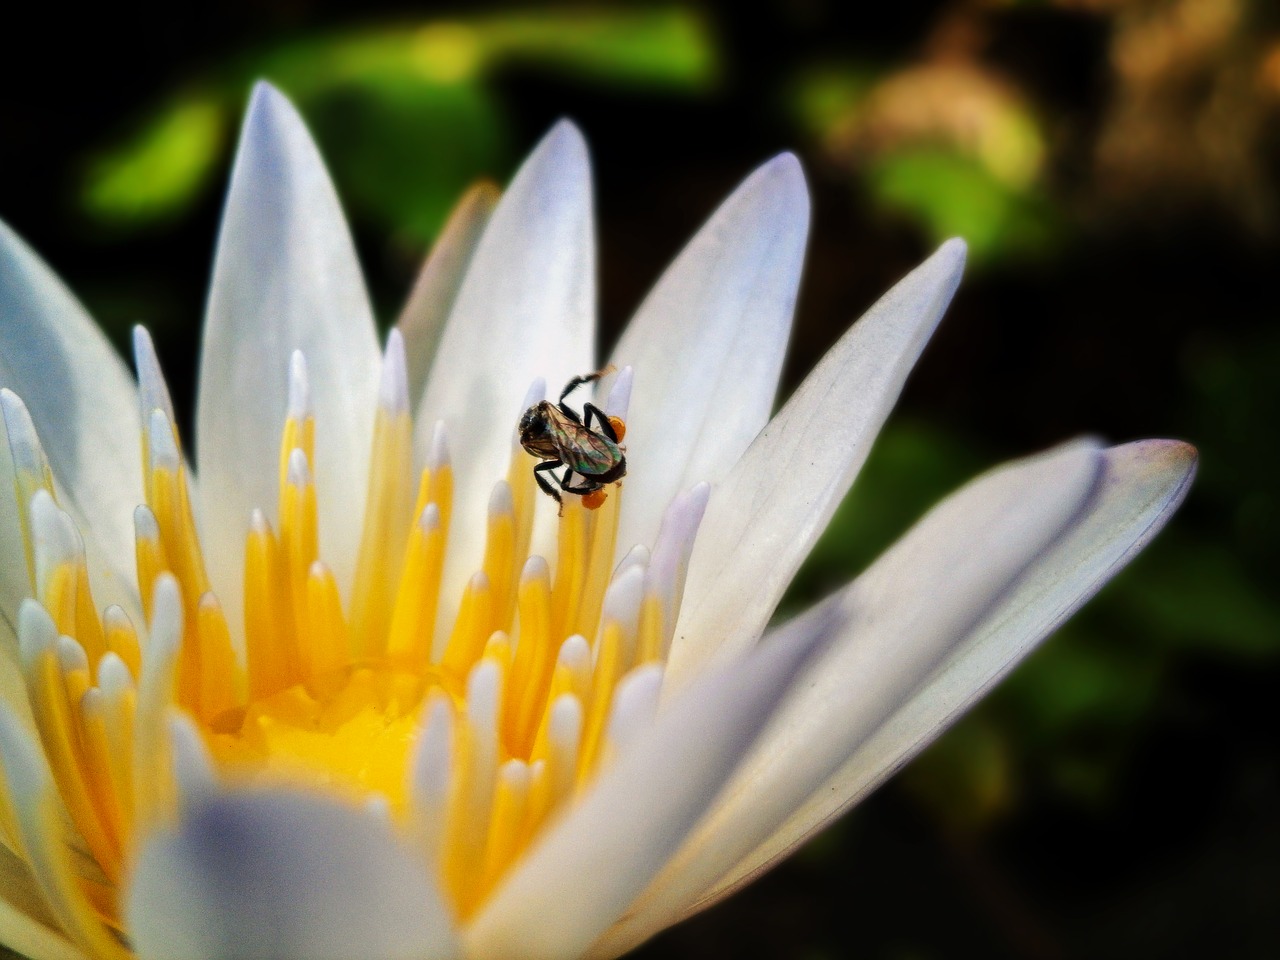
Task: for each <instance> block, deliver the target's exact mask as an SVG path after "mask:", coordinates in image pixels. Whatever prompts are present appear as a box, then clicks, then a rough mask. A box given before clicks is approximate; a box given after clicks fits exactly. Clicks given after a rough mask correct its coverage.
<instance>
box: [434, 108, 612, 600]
mask: <svg viewBox="0 0 1280 960" xmlns="http://www.w3.org/2000/svg"><path fill="white" fill-rule="evenodd" d="M594 336H595V247H594V238H593V226H592V212H591V172H590V168H589V166H588V162H587V149H586V144H585V143H584V142H583V140H582V135H581V134H580V133H579V132H578V130H577V128H576V127H574V126H573V125H572V124H571V123H568V122H565V121H561V122H560V123H558V124H556V126H555V127H554V128H552V130H551V132H550V133H548V134H547V136H546V137H545V138H544V139H543V141H542V142H541V143H540V144H539V145H538V147H537V149H536V150H534V152H533V154H532V155H531V156H530V157H529V159H528V160H526V161H525V163H524V165H523V166H522V167H521V168H520V171H519V172H518V173H517V174H516V177H515V179H514V180H513V181H512V182H511V186H510V187H509V188H508V189H507V191H506V193H504V194H503V196H502V199H501V200H500V201H499V202H498V206H497V209H495V210H494V212H493V216H492V218H491V219H490V221H489V225H488V227H487V228H486V229H485V231H484V236H483V237H482V238H481V239H480V243H479V245H478V246H477V247H476V251H475V254H474V255H473V257H472V259H471V264H470V266H469V268H468V269H467V276H466V279H465V280H463V282H462V289H461V290H459V291H458V299H457V302H456V304H455V305H454V308H453V312H452V313H451V314H450V316H449V322H448V324H447V326H446V328H445V330H444V333H443V335H442V336H441V338H440V345H439V349H438V350H437V352H436V357H435V362H434V363H433V364H432V367H431V374H430V377H429V378H428V382H427V389H426V393H425V394H424V395H423V399H422V402H421V404H420V405H419V407H418V410H417V416H416V424H417V435H416V447H417V450H418V454H419V457H420V458H421V457H425V456H426V453H427V449H428V447H429V446H430V439H431V433H432V429H433V425H434V424H435V423H436V421H437V420H444V421H445V423H446V424H447V426H448V430H449V441H450V444H451V453H452V459H453V472H454V506H453V516H454V517H455V518H457V519H456V520H455V522H454V523H453V524H451V530H450V533H449V547H448V553H447V557H448V560H447V565H446V568H445V576H444V580H443V587H442V591H441V592H442V597H443V598H444V599H443V600H442V605H443V607H444V609H445V610H446V611H447V612H448V615H449V616H451V615H452V612H451V610H450V605H451V604H456V603H457V602H458V600H459V598H460V597H461V596H462V588H463V585H464V584H465V583H466V581H467V578H468V577H470V576H471V574H472V573H473V572H474V571H475V570H476V569H478V568H479V566H480V561H481V554H482V550H483V546H484V538H483V537H478V536H476V529H477V528H478V525H479V524H480V523H482V522H483V517H484V515H485V501H486V499H487V496H488V492H489V490H490V489H491V488H492V486H493V483H494V481H495V480H496V479H498V478H499V477H503V476H506V473H507V461H508V458H509V456H510V453H511V438H512V435H513V432H514V430H515V426H516V422H517V421H518V420H519V418H520V414H521V413H522V412H523V409H524V408H523V407H522V402H523V400H524V398H525V391H526V389H527V388H528V386H529V384H530V383H531V382H532V381H533V380H534V378H535V377H544V378H546V380H547V382H548V383H549V384H550V385H551V387H552V389H553V390H558V389H559V385H560V384H563V383H565V382H566V381H567V380H568V379H569V378H570V377H572V376H575V375H577V374H580V373H586V372H588V371H589V370H590V369H591V368H592V364H593V362H594V357H595V346H594ZM539 499H540V500H547V501H548V503H549V502H550V499H549V498H547V497H540V498H539ZM544 509H545V507H544ZM539 535H541V536H543V537H544V539H545V530H544V531H542V532H541V534H537V533H536V534H535V540H534V547H533V552H534V553H545V552H546V551H545V550H544V549H543V546H544V545H543V544H542V543H541V541H540V540H539V539H538V537H539ZM552 542H554V541H552ZM440 619H441V621H442V623H443V622H444V621H445V620H446V619H447V618H446V617H441V618H440Z"/></svg>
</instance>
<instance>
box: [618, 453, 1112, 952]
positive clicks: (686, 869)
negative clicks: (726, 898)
mask: <svg viewBox="0 0 1280 960" xmlns="http://www.w3.org/2000/svg"><path fill="white" fill-rule="evenodd" d="M1101 472H1102V457H1101V455H1100V453H1099V451H1098V450H1097V449H1096V448H1095V447H1094V446H1093V445H1092V444H1089V443H1083V442H1077V443H1073V444H1069V445H1067V446H1065V447H1062V448H1059V449H1057V450H1055V451H1051V452H1050V453H1047V454H1043V455H1041V456H1038V457H1034V458H1031V459H1029V460H1025V461H1021V462H1018V463H1014V464H1011V465H1007V466H1005V467H1002V468H999V469H997V470H994V471H992V472H990V473H988V474H986V475H984V476H983V477H980V478H979V479H977V480H975V481H973V482H972V483H970V484H968V485H967V486H965V487H964V488H963V489H961V490H960V491H959V492H958V493H956V494H953V495H952V496H951V497H949V498H947V499H946V500H944V501H943V502H942V503H941V504H940V505H938V506H937V507H935V508H934V509H933V510H931V511H930V512H929V513H928V514H927V515H926V516H925V517H924V519H922V520H921V521H920V522H919V523H918V524H917V525H916V526H915V527H913V528H912V529H911V531H909V532H908V533H907V534H906V535H905V536H904V537H903V538H902V539H901V540H900V541H898V543H896V544H895V545H894V546H893V547H891V548H890V549H889V550H888V551H887V552H886V553H885V554H884V555H883V556H882V557H881V558H880V559H879V560H877V561H876V562H875V563H874V564H872V566H871V567H870V568H868V570H867V571H866V572H865V573H864V574H863V575H862V576H860V577H859V578H858V579H857V580H855V581H854V582H853V583H852V584H851V585H850V586H848V587H847V588H845V589H844V590H843V591H841V592H840V593H838V594H836V595H835V596H833V597H831V598H830V599H828V600H827V601H824V603H822V604H820V605H819V607H818V608H817V609H818V610H822V609H825V608H831V609H833V610H835V611H838V616H839V617H840V618H841V623H840V627H839V633H838V634H837V636H836V639H835V640H834V641H833V644H832V646H831V649H830V652H829V653H828V654H827V655H826V656H824V657H823V658H822V659H821V660H820V661H818V662H817V663H815V664H814V666H813V668H812V669H810V670H809V671H808V672H807V674H806V676H805V677H804V678H803V680H802V682H801V683H799V684H797V686H796V691H795V695H794V696H792V697H789V698H788V700H787V702H786V703H785V704H784V706H783V707H782V708H781V709H780V710H779V712H778V716H777V718H776V719H775V720H774V721H773V722H772V723H771V724H770V727H769V729H768V730H767V731H766V733H765V735H764V736H763V737H762V738H761V741H760V743H759V745H758V746H757V747H756V748H755V749H754V750H753V751H752V754H751V756H750V758H749V759H748V760H747V762H746V763H745V764H744V766H743V768H742V770H741V771H740V772H739V774H738V775H737V776H735V777H734V780H733V783H732V784H731V785H730V787H729V788H728V790H727V792H726V793H725V795H724V796H723V797H722V798H721V800H720V801H719V802H718V803H717V804H716V808H715V810H714V811H713V812H712V814H711V815H710V816H709V817H708V819H707V820H706V821H705V822H704V823H703V824H701V825H700V826H699V828H698V830H697V832H696V833H695V834H694V835H693V836H692V837H691V838H690V841H689V843H688V844H687V845H686V846H685V847H684V848H683V849H682V850H681V852H680V854H679V856H678V857H677V858H676V859H675V860H674V861H673V862H672V863H671V865H670V866H669V867H668V868H667V869H666V870H664V871H663V872H662V874H660V875H659V877H658V878H657V879H656V880H655V882H654V883H653V885H652V886H651V887H650V888H649V890H648V891H647V892H646V894H645V896H644V898H643V899H642V900H641V901H640V902H639V903H638V904H637V905H636V906H635V907H634V908H633V909H632V911H631V912H630V914H629V916H628V918H627V920H626V921H624V923H622V924H619V926H618V928H617V929H615V930H614V931H612V932H611V934H610V937H609V938H607V939H606V941H605V942H604V943H602V944H601V945H600V949H599V950H598V951H597V955H600V956H606V955H610V956H611V955H616V953H618V952H621V951H622V950H623V949H628V948H629V947H630V946H633V945H634V944H635V943H638V942H640V941H642V940H644V939H646V938H647V937H649V936H651V935H652V934H653V933H654V932H656V931H657V930H660V929H662V927H664V926H667V925H669V924H671V923H673V922H674V921H675V920H676V919H678V918H679V917H681V916H682V915H684V914H685V913H687V912H688V911H689V908H690V907H691V906H692V905H693V904H694V903H695V902H697V900H698V899H699V897H700V896H701V895H702V894H704V893H705V892H706V891H707V889H708V888H709V887H710V886H711V885H712V884H713V883H715V882H716V881H717V880H719V879H720V877H722V876H723V875H724V873H725V871H726V870H728V869H729V868H730V867H732V866H733V865H734V864H736V863H738V862H739V861H740V860H741V859H742V858H743V857H744V856H745V855H747V854H748V853H750V852H751V851H752V850H753V849H755V848H756V847H757V846H758V845H759V844H760V843H762V842H763V841H764V840H766V839H768V838H769V837H770V836H771V835H772V834H773V833H774V831H775V830H776V829H777V828H778V827H779V825H781V824H782V823H784V822H785V821H786V819H787V817H788V816H789V815H790V814H791V813H792V811H793V810H794V809H795V808H796V807H797V806H798V805H799V804H800V803H802V802H803V801H804V800H805V799H806V798H807V797H809V796H810V795H811V794H812V793H813V791H814V790H815V789H817V788H818V787H819V786H821V785H822V784H823V783H824V782H825V781H826V780H827V779H828V778H829V777H830V776H831V774H832V773H833V772H834V771H835V770H837V769H839V767H840V765H841V764H842V763H843V762H844V761H845V759H846V758H847V757H849V755H850V754H851V753H853V751H854V750H855V749H857V747H858V746H859V745H860V744H861V743H863V742H865V741H866V740H867V739H868V738H869V737H871V736H873V735H874V734H875V733H876V731H877V730H879V729H880V728H881V726H882V725H883V724H884V723H885V721H886V720H887V719H888V718H890V717H892V716H893V715H894V713H895V712H896V711H897V710H898V709H899V707H900V706H901V705H902V704H903V703H904V702H907V701H908V700H909V699H910V698H911V697H912V696H913V695H914V694H915V693H916V691H918V690H919V689H920V688H921V687H923V686H925V685H926V684H928V683H929V682H930V680H931V678H932V677H934V676H935V675H936V673H937V671H938V670H939V669H940V668H942V667H944V665H945V664H946V663H947V662H948V659H949V658H950V657H951V655H952V653H953V651H954V649H955V647H956V644H958V643H959V642H960V641H962V640H963V639H964V638H965V637H967V636H968V634H969V632H970V631H971V630H972V629H973V628H974V626H975V625H976V624H977V623H979V622H980V621H981V620H982V619H983V618H984V617H986V616H987V615H988V614H989V613H990V611H991V610H992V609H993V608H994V607H995V605H996V604H998V603H999V602H1001V600H1002V599H1003V598H1005V597H1006V596H1007V595H1008V594H1009V591H1010V590H1011V588H1012V587H1013V586H1014V584H1015V583H1016V582H1017V580H1018V578H1019V576H1020V575H1021V574H1022V573H1023V571H1024V570H1026V569H1027V567H1028V565H1029V564H1031V563H1032V562H1033V561H1034V560H1035V559H1036V558H1037V557H1038V556H1040V555H1041V554H1042V553H1043V552H1044V551H1045V550H1046V549H1047V548H1049V547H1050V546H1051V545H1053V544H1054V543H1055V542H1056V541H1057V540H1058V538H1059V537H1061V536H1062V534H1063V533H1064V531H1067V530H1069V529H1071V527H1072V524H1073V523H1075V522H1076V521H1077V520H1078V518H1079V517H1080V516H1081V510H1082V509H1083V508H1084V507H1085V505H1086V504H1087V502H1088V500H1089V497H1090V496H1091V494H1092V493H1093V491H1094V490H1095V489H1096V488H1097V485H1098V480H1099V478H1100V475H1101ZM784 629H785V628H784ZM763 643H764V645H766V646H767V645H768V644H769V643H770V640H769V638H768V637H766V638H765V640H764V641H763Z"/></svg>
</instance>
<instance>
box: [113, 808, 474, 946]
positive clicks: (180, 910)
mask: <svg viewBox="0 0 1280 960" xmlns="http://www.w3.org/2000/svg"><path fill="white" fill-rule="evenodd" d="M125 916H126V920H127V924H128V929H129V931H130V935H131V937H132V939H133V943H134V948H135V950H136V951H137V953H138V955H139V956H140V957H142V958H144V960H208V958H215V957H216V958H235V960H253V958H263V960H267V958H278V957H289V958H290V960H348V958H351V957H361V958H368V960H392V958H396V960H399V958H404V960H410V958H412V960H443V958H448V957H455V956H457V955H458V949H457V940H456V937H455V935H454V933H453V929H452V922H451V920H450V919H449V917H448V915H447V913H446V911H445V908H444V905H443V904H442V902H441V900H440V896H439V894H438V893H437V891H436V889H435V887H434V885H433V884H432V882H431V880H430V878H429V877H428V875H427V871H426V868H425V867H424V866H423V865H422V864H420V863H418V862H416V861H415V860H413V859H411V858H410V857H409V855H408V854H407V853H406V851H405V850H404V849H403V848H402V847H401V846H399V844H398V843H397V842H396V841H395V839H394V838H393V837H392V835H391V833H390V831H389V830H388V828H387V825H386V823H385V822H383V821H380V820H378V819H377V818H375V817H371V816H369V815H367V814H365V813H363V812H361V811H359V810H356V809H352V808H350V807H346V806H342V805H340V804H338V803H335V802H332V801H328V800H324V799H321V798H319V797H317V796H313V795H309V794H303V793H288V792H283V791H271V792H252V793H222V794H215V795H212V796H209V797H206V798H203V799H199V800H196V801H195V802H193V803H192V804H191V806H190V807H189V808H187V810H186V811H184V814H183V816H182V819H181V820H180V822H179V823H178V825H177V826H176V827H175V828H173V829H172V830H164V831H160V832H158V833H156V834H155V835H153V836H152V838H151V839H150V840H148V841H147V843H146V845H145V846H144V847H143V849H142V851H141V853H140V855H139V859H138V862H137V866H136V868H135V870H134V874H133V880H132V883H131V885H130V887H129V890H128V900H127V904H126V908H125Z"/></svg>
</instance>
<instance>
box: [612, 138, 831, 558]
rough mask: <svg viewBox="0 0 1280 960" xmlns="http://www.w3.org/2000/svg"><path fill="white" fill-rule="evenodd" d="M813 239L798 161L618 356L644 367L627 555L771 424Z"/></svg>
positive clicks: (739, 212)
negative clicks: (677, 500) (685, 493)
mask: <svg viewBox="0 0 1280 960" xmlns="http://www.w3.org/2000/svg"><path fill="white" fill-rule="evenodd" d="M808 235H809V191H808V188H807V187H806V186H805V182H804V174H803V173H802V172H801V170H800V163H799V161H798V160H796V158H795V157H794V156H793V155H792V154H789V153H784V154H782V155H781V156H778V157H775V158H774V159H772V160H770V161H769V162H768V163H766V164H764V165H763V166H762V167H760V168H759V169H758V170H756V171H755V172H754V173H752V174H751V176H749V177H747V179H746V180H745V181H743V183H742V185H741V186H739V187H738V189H737V190H735V191H734V192H733V194H731V195H730V196H729V198H728V199H727V200H725V201H724V203H722V204H721V205H720V207H719V208H718V209H717V210H716V212H715V213H713V214H712V215H711V218H710V219H709V220H708V221H707V223H706V224H705V225H704V226H703V227H702V229H701V230H699V231H698V233H697V234H696V235H695V236H694V238H693V239H692V240H690V241H689V243H688V245H687V246H686V247H685V248H684V250H683V251H681V253H680V255H679V256H678V257H676V259H675V261H674V262H673V263H672V264H671V266H669V267H668V268H667V270H666V271H665V272H664V273H663V275H662V277H661V278H660V279H659V280H658V282H657V284H656V285H655V286H654V288H653V290H652V291H651V292H650V293H649V295H648V296H647V297H646V298H645V300H644V303H642V304H641V305H640V308H639V309H638V310H637V311H636V315H635V317H634V318H632V320H631V322H630V323H629V324H628V325H627V329H626V331H625V332H624V333H623V334H622V338H621V339H620V340H619V341H618V345H617V347H616V348H615V349H614V351H613V357H612V361H611V362H612V363H614V364H615V365H616V366H617V367H619V368H622V367H625V366H631V367H634V368H635V385H634V387H633V388H632V394H631V406H630V412H629V414H628V417H627V471H628V483H627V487H626V506H625V507H624V508H623V510H622V516H621V519H620V521H619V528H618V539H617V543H618V548H619V551H620V554H621V553H625V552H626V551H627V550H629V549H630V548H631V546H632V545H633V544H637V543H652V542H653V540H654V538H655V537H656V535H657V533H658V525H659V524H660V523H661V520H662V512H663V511H664V510H665V509H666V506H667V504H668V503H670V502H671V499H672V498H673V497H674V496H675V495H676V493H677V492H678V491H680V490H684V489H687V488H689V487H691V486H692V485H693V484H695V483H698V482H700V481H704V480H705V481H708V482H711V483H715V482H716V481H717V480H719V479H720V478H721V477H722V476H723V475H724V473H725V471H726V470H728V469H729V467H730V466H732V465H733V464H734V463H735V462H736V461H737V460H738V458H739V457H740V456H741V455H742V452H743V451H744V450H745V449H746V448H747V445H748V444H749V443H750V442H751V439H752V438H753V437H754V436H755V435H756V434H757V433H758V432H759V431H760V428H761V427H763V426H764V425H765V423H767V422H768V420H769V414H770V412H771V411H772V409H773V402H774V397H775V395H776V393H777V390H778V376H779V374H780V373H781V371H782V360H783V357H784V355H785V353H786V349H787V340H788V338H789V336H790V334H791V318H792V314H793V312H794V310H795V304H796V294H797V291H798V290H799V286H800V272H801V269H802V267H803V266H804V251H805V243H806V241H807V239H808Z"/></svg>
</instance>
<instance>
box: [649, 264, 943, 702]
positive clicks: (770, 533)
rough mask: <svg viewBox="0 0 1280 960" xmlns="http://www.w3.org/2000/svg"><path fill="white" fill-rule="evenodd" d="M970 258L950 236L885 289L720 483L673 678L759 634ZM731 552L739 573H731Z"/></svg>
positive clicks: (698, 553)
mask: <svg viewBox="0 0 1280 960" xmlns="http://www.w3.org/2000/svg"><path fill="white" fill-rule="evenodd" d="M964 259H965V245H964V242H963V241H961V240H950V241H948V242H947V243H945V244H943V245H942V247H941V248H940V249H939V250H938V251H937V252H936V253H935V254H934V255H933V256H932V257H930V258H929V259H928V260H926V261H925V262H924V263H922V264H921V265H920V266H919V267H917V268H916V269H915V270H913V271H912V272H911V273H910V274H908V275H907V277H906V278H904V279H903V280H902V281H900V282H899V283H898V284H897V285H896V286H895V287H894V288H893V289H892V290H890V291H889V292H888V293H886V294H885V295H884V296H883V297H881V298H880V300H879V301H878V302H877V303H876V304H875V306H873V307H872V308H871V309H870V310H868V311H867V313H866V314H865V315H864V316H863V317H862V319H861V320H859V321H858V322H857V323H856V324H854V326H853V328H852V329H851V330H849V332H848V333H846V334H845V335H844V336H843V337H841V338H840V340H839V342H837V343H836V345H835V346H834V347H832V348H831V350H830V351H829V352H828V353H827V355H826V356H825V357H823V358H822V361H821V362H820V363H819V364H818V365H817V367H815V368H814V370H813V372H812V373H810V374H809V376H808V377H806V378H805V381H804V383H802V384H801V385H800V388H799V389H798V390H797V391H796V392H795V394H794V395H793V396H792V397H791V399H790V400H788V401H787V403H786V406H784V407H783V408H782V410H781V411H779V413H778V415H777V416H776V417H774V418H773V420H771V421H770V422H769V425H768V426H767V427H765V428H764V430H763V431H761V433H760V434H759V436H757V437H756V438H755V440H754V441H753V442H752V444H751V446H750V447H749V448H748V449H747V452H746V453H745V454H743V455H742V458H741V459H740V460H739V461H738V462H737V463H736V464H735V465H734V466H733V469H732V470H731V471H730V472H729V475H728V476H727V477H725V479H724V481H723V482H722V483H720V484H719V485H718V486H717V487H716V489H715V492H714V494H713V495H712V497H711V502H710V504H709V505H708V510H707V516H706V519H705V520H703V523H702V527H701V531H700V532H699V534H698V540H697V542H696V544H695V545H694V551H693V557H692V559H691V560H690V565H689V581H688V585H687V587H686V589H685V600H684V606H683V607H682V608H681V616H680V622H679V625H678V627H677V629H676V633H675V637H674V639H673V641H672V651H671V660H670V663H669V666H668V674H667V684H668V689H679V688H680V687H681V686H682V685H683V684H684V683H685V682H686V681H687V679H688V678H689V677H690V676H692V675H694V674H695V673H696V672H697V671H698V670H699V669H701V668H702V667H703V666H704V665H705V664H706V663H707V661H708V660H709V659H710V658H712V657H713V656H721V657H733V656H737V655H739V654H740V653H741V651H742V650H744V649H745V648H746V647H748V646H749V645H750V644H752V643H754V642H755V640H756V638H757V637H759V636H760V634H761V632H762V631H763V630H764V628H765V625H766V624H767V623H768V621H769V617H770V616H771V615H772V614H773V611H774V608H775V607H776V606H777V604H778V601H779V600H780V599H781V598H782V594H783V591H785V590H786V588H787V585H788V584H789V583H790V582H791V578H792V577H794V576H795V573H796V570H798V569H799V567H800V564H801V563H802V562H803V561H804V558H805V557H806V556H807V555H808V553H809V550H810V549H811V548H812V547H813V544H814V543H815V542H816V541H817V539H818V537H819V536H820V535H821V534H822V531H823V530H824V529H825V528H826V525H827V522H828V521H829V520H830V519H831V514H832V513H833V512H834V511H835V509H836V507H837V506H838V505H839V503H840V499H841V497H843V496H844V494H845V493H846V492H847V491H848V489H849V486H850V485H851V484H852V483H853V480H854V477H856V476H857V474H858V471H859V470H860V469H862V464H863V463H864V462H865V461H866V459H867V454H868V453H869V452H870V450H871V444H872V443H873V442H874V440H875V437H876V435H877V434H878V433H879V432H880V427H881V426H882V425H883V424H884V421H885V419H886V418H887V417H888V416H889V412H890V410H892V409H893V405H894V403H895V402H896V401H897V399H898V394H899V393H900V392H901V390H902V384H903V383H904V382H905V381H906V378H907V375H908V374H909V373H910V372H911V368H912V367H913V366H914V365H915V362H916V359H917V358H918V357H919V356H920V352H921V351H922V350H923V349H924V345H925V343H926V342H928V339H929V337H930V336H931V335H932V334H933V331H934V329H935V328H936V327H937V325H938V322H939V321H940V320H941V319H942V314H943V312H944V311H945V310H946V308H947V305H948V304H949V303H950V302H951V297H952V295H953V294H954V293H955V290H956V286H957V285H958V284H959V283H960V276H961V273H962V272H963V270H964ZM628 436H630V435H629V434H628ZM726 556H730V557H733V571H734V575H733V576H732V577H726V576H724V567H723V563H724V561H723V558H724V557H726Z"/></svg>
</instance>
